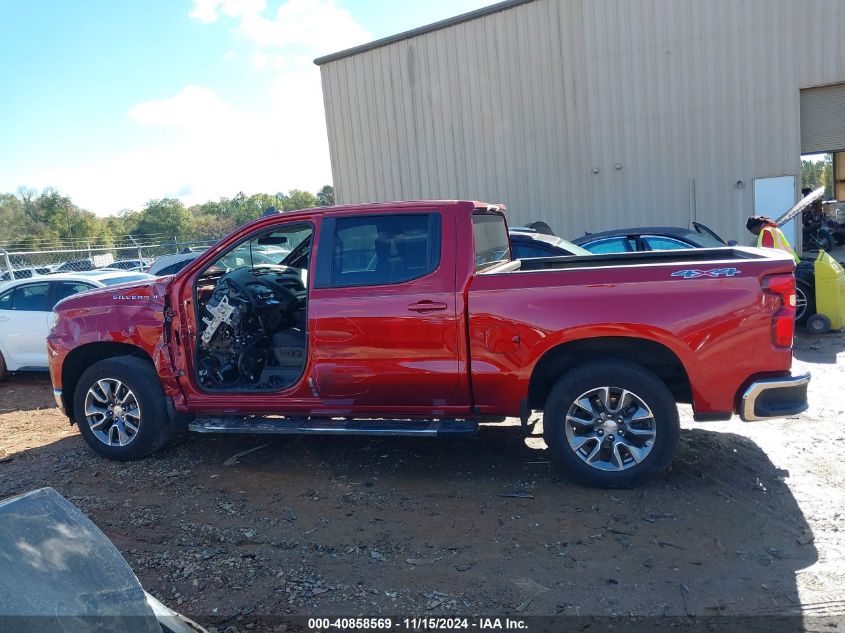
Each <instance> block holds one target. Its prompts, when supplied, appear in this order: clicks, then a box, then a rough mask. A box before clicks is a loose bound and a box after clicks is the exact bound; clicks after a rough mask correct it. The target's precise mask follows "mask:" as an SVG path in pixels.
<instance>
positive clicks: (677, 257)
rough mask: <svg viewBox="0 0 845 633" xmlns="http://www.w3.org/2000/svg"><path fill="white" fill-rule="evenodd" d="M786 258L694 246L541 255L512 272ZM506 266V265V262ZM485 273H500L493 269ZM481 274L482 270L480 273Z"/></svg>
mask: <svg viewBox="0 0 845 633" xmlns="http://www.w3.org/2000/svg"><path fill="white" fill-rule="evenodd" d="M777 259H783V260H784V262H787V261H788V256H786V255H784V256H783V257H781V256H780V254H779V253H772V254H769V253H766V252H764V251H760V250H759V249H753V248H743V247H736V246H734V247H725V248H695V249H684V250H676V251H646V252H637V253H610V254H607V255H589V256H588V255H571V256H566V257H542V258H532V259H522V260H518V261H519V267H518V268H515V270H516V271H520V272H530V271H537V270H561V269H578V268H610V267H617V266H643V265H647V264H661V265H669V264H679V265H686V264H695V263H697V262H703V263H707V264H723V263H725V264H729V263H731V262H737V263H739V262H747V261H755V260H777ZM506 266H507V265H506ZM485 272H493V273H495V272H503V271H502V270H500V269H498V268H493V269H490V270H488V271H485ZM482 274H483V273H482Z"/></svg>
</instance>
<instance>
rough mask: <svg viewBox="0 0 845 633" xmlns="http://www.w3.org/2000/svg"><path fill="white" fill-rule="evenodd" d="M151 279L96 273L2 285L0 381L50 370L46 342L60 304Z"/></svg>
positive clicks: (147, 277) (57, 276)
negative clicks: (23, 372) (10, 375)
mask: <svg viewBox="0 0 845 633" xmlns="http://www.w3.org/2000/svg"><path fill="white" fill-rule="evenodd" d="M148 279H153V277H152V275H147V274H145V273H129V272H126V271H97V270H95V271H88V272H80V273H57V274H55V275H50V276H44V277H34V278H29V279H16V280H14V281H9V282H6V283H4V284H0V380H2V379H3V378H5V377H6V374H7V373H8V372H10V371H18V370H34V371H46V370H47V347H46V343H45V340H46V338H47V332H48V331H49V327H50V315H51V314H52V311H53V307H54V306H55V305H56V304H57V303H58V302H59V301H61V300H62V299H65V298H67V297H69V296H71V295H74V294H77V293H80V292H85V291H86V290H93V289H95V288H103V287H105V286H113V285H117V284H122V283H128V282H131V283H140V282H143V281H146V280H148Z"/></svg>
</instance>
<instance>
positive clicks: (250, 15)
mask: <svg viewBox="0 0 845 633" xmlns="http://www.w3.org/2000/svg"><path fill="white" fill-rule="evenodd" d="M218 9H219V10H220V12H221V13H223V14H224V15H226V16H228V17H231V18H237V19H239V24H238V27H237V31H238V33H240V34H241V35H243V36H244V37H245V38H246V39H247V40H249V41H251V42H252V43H254V44H255V45H257V46H259V47H261V48H268V47H277V48H283V47H285V46H290V45H304V46H305V47H307V48H308V49H310V50H311V51H312V52H313V53H314V54H317V55H321V54H323V53H328V52H332V51H336V50H340V49H343V48H349V47H351V46H356V45H358V44H363V43H365V42H367V41H369V40H370V39H372V38H371V37H370V34H369V33H368V32H367V31H366V30H365V29H364V28H363V27H362V26H361V25H360V24H358V22H357V21H356V20H355V18H353V17H352V14H351V13H350V12H349V11H347V10H346V9H343V8H341V7H338V6H337V5H336V4H335V2H334V0H288V2H285V3H283V4H281V5H280V6H279V8H278V9H277V10H276V13H275V16H271V17H267V15H265V13H266V9H267V6H266V2H265V1H264V0H194V9H193V11H191V13H190V15H191V17H194V18H196V19H198V20H200V21H201V22H214V21H216V20H217V19H218Z"/></svg>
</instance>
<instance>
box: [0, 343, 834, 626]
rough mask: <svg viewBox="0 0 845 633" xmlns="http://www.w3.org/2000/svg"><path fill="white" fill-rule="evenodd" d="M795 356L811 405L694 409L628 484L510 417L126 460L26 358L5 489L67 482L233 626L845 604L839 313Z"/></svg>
mask: <svg viewBox="0 0 845 633" xmlns="http://www.w3.org/2000/svg"><path fill="white" fill-rule="evenodd" d="M795 356H796V362H795V367H794V369H795V370H797V371H799V372H800V371H804V370H809V371H811V372H812V373H813V381H812V382H811V385H810V399H811V400H810V401H811V408H810V410H809V411H808V412H807V413H806V414H803V415H801V416H798V417H795V418H790V419H787V420H780V421H770V422H758V423H752V424H746V423H743V422H741V421H739V420H738V419H735V420H733V421H731V422H724V423H703V424H697V423H694V422H692V419H691V415H690V412H689V410H684V411H682V416H683V427H684V432H683V434H682V439H681V447H680V451H679V453H678V456H677V458H676V460H675V462H674V464H673V466H672V468H671V470H670V472H668V473H667V474H666V475H665V476H663V477H661V478H659V479H657V480H656V481H654V482H653V483H651V484H649V485H647V486H645V487H643V488H640V489H637V490H629V491H605V490H594V489H589V488H584V487H581V486H578V485H575V484H573V483H571V482H569V481H567V480H566V479H565V478H564V477H563V476H561V475H558V474H556V472H555V471H554V470H553V469H552V468H551V466H550V465H549V464H548V457H547V454H546V450H545V446H544V444H543V442H542V440H540V439H538V438H529V439H524V438H522V437H521V436H520V433H519V429H518V426H516V425H514V424H512V425H506V426H498V427H494V426H490V427H484V428H483V429H482V431H481V432H480V434H479V435H478V437H476V438H472V439H458V440H454V439H451V440H442V439H440V440H436V439H401V438H390V439H379V438H372V439H370V438H356V437H350V438H342V437H336V438H325V437H289V438H284V437H283V438H269V439H268V438H266V437H234V438H232V437H212V436H193V437H191V438H189V439H188V440H186V441H185V442H183V443H181V444H179V445H177V446H174V447H171V448H169V449H168V450H166V451H164V452H162V453H160V454H157V455H155V456H153V457H151V458H149V459H146V460H144V461H140V462H134V463H127V464H120V463H113V462H109V461H106V460H104V459H101V458H99V457H97V456H96V455H95V454H94V453H92V452H91V451H90V450H88V449H87V448H86V447H85V445H84V444H83V442H82V439H81V438H80V436H79V434H78V432H77V430H76V427H71V426H69V425H68V422H67V420H66V419H65V418H64V417H63V416H62V415H61V414H60V413H59V411H58V410H57V409H55V408H54V407H53V401H52V395H51V389H50V384H49V381H48V378H47V376H46V375H39V374H21V375H17V376H14V377H13V378H12V379H11V380H9V381H8V382H5V383H2V384H0V498H4V497H6V496H9V495H14V494H17V493H21V492H25V491H28V490H31V489H34V488H38V487H41V486H52V487H54V488H55V489H57V490H58V491H59V492H60V493H61V494H63V495H64V496H66V497H67V498H68V499H70V500H71V501H72V502H73V503H74V504H76V505H77V506H78V507H79V508H80V509H82V510H83V511H84V512H85V513H86V514H87V515H88V516H89V517H90V518H91V519H92V520H93V521H94V522H95V523H96V524H97V525H98V526H99V527H100V528H101V529H102V530H103V531H104V532H105V533H106V535H108V536H109V538H111V539H112V540H113V541H114V543H115V544H116V545H117V547H118V548H119V549H120V550H121V552H122V553H123V554H124V556H125V557H126V558H127V560H128V561H129V563H130V564H131V566H132V567H133V568H134V570H135V572H136V573H137V575H138V577H139V578H140V580H141V582H142V584H143V585H144V586H145V588H146V589H147V590H148V591H150V592H151V593H152V594H154V595H155V596H157V597H158V598H159V599H161V600H162V601H163V602H165V603H166V604H168V605H170V606H171V607H173V608H175V609H177V610H179V611H182V612H184V613H186V614H189V615H191V616H192V617H194V618H195V619H197V620H198V621H199V622H210V621H212V620H213V621H214V622H215V623H216V624H217V625H218V626H220V630H221V631H222V630H223V629H224V628H226V627H227V626H228V627H230V630H234V629H233V628H232V627H236V628H237V629H238V630H241V631H243V630H248V629H254V630H262V629H266V630H273V628H274V626H278V625H271V624H270V622H272V621H273V616H274V615H279V614H298V615H325V614H333V615H341V616H350V615H356V614H385V615H387V614H391V615H394V616H395V615H399V614H404V615H420V616H429V615H440V614H451V615H455V614H464V615H470V614H497V615H505V614H522V615H530V614H545V615H554V614H567V615H576V614H577V615H612V614H638V615H663V614H671V615H681V616H683V615H690V614H692V615H697V616H704V615H717V614H744V615H759V614H767V615H772V614H795V613H800V614H804V615H805V616H813V615H843V614H845V538H843V536H844V535H843V531H842V530H843V526H845V460H843V454H845V335H843V334H830V335H827V336H824V337H817V338H813V337H811V336H809V335H807V334H799V336H798V338H797V341H796V349H795ZM726 362H729V361H727V360H726ZM250 448H257V450H255V451H254V452H251V453H249V454H248V455H244V456H242V457H240V458H239V459H238V460H237V463H235V464H233V465H227V463H228V462H227V460H229V458H231V457H232V456H233V455H235V454H236V453H238V452H240V451H244V450H247V449H250ZM4 454H5V457H4ZM232 461H234V460H232ZM277 630H281V629H277Z"/></svg>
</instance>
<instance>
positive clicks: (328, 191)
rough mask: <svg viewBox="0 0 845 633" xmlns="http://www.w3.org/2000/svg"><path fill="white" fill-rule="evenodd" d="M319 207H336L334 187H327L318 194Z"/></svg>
mask: <svg viewBox="0 0 845 633" xmlns="http://www.w3.org/2000/svg"><path fill="white" fill-rule="evenodd" d="M317 206H318V207H333V206H334V187H332V186H331V185H326V186H325V187H323V188H322V189H320V191H318V192H317Z"/></svg>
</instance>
